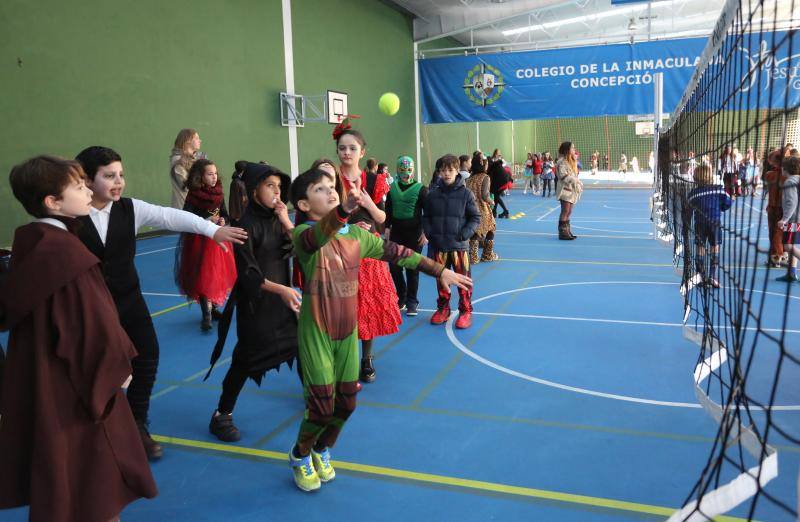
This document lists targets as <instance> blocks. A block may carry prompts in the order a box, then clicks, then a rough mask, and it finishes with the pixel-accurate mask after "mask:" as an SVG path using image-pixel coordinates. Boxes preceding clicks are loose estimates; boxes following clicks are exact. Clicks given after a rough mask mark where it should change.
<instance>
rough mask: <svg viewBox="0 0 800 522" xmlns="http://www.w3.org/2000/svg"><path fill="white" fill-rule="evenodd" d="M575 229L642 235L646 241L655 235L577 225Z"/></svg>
mask: <svg viewBox="0 0 800 522" xmlns="http://www.w3.org/2000/svg"><path fill="white" fill-rule="evenodd" d="M575 228H579V229H581V230H591V231H592V232H612V233H617V232H619V233H620V234H641V235H643V236H645V239H647V237H646V236H648V235H650V236H652V235H653V234H652V232H636V231H635V230H612V229H607V228H591V227H582V226H580V225H575Z"/></svg>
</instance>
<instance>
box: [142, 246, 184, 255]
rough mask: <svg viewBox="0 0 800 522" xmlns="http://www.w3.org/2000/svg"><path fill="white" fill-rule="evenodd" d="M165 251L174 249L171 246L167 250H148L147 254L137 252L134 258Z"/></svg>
mask: <svg viewBox="0 0 800 522" xmlns="http://www.w3.org/2000/svg"><path fill="white" fill-rule="evenodd" d="M167 250H175V247H174V246H171V247H167V248H159V249H158V250H148V251H147V252H139V253H138V254H136V257H139V256H146V255H148V254H155V253H157V252H166V251H167Z"/></svg>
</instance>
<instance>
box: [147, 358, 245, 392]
mask: <svg viewBox="0 0 800 522" xmlns="http://www.w3.org/2000/svg"><path fill="white" fill-rule="evenodd" d="M232 358H233V357H225V358H224V359H220V360H219V361H217V364H216V366H214V367H215V368H222V367H224V366H225V365H227V364H228V363H230V362H231V359H232ZM209 368H210V366H208V367H206V368H204V369H202V370H200V371H199V372H197V373H194V374H192V375H190V376H189V377H187V378H185V379H183V380H181V382H182V383H190V382H192V381H196V380H197V379H199V378H200V377H203V376H204V375H205V374H206V373H207V372H208V369H209ZM178 389H180V386H179V385H176V384H173V385H172V386H167V387H166V388H164V389H163V390H161V391H159V392H156V393H154V394H152V395H150V400H151V401H152V400H153V399H158V398H159V397H161V396H163V395H166V394H168V393H170V392H173V391H175V390H178Z"/></svg>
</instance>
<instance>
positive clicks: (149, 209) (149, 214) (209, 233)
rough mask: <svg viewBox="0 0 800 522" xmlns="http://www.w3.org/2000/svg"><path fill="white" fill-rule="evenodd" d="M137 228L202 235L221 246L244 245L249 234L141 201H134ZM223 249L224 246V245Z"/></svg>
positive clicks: (188, 213) (174, 209) (189, 214)
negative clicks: (152, 228) (229, 244)
mask: <svg viewBox="0 0 800 522" xmlns="http://www.w3.org/2000/svg"><path fill="white" fill-rule="evenodd" d="M131 201H132V202H133V215H134V221H135V224H134V226H135V228H136V230H137V231H138V230H139V229H140V228H142V227H155V228H160V229H163V230H169V231H171V232H187V233H190V234H200V235H202V236H206V237H208V238H211V239H213V240H214V241H216V242H217V243H219V244H220V245H222V244H223V243H225V242H230V243H237V244H242V243H243V242H244V240H246V239H247V232H245V231H244V229H241V228H235V227H219V226H217V225H215V224H214V223H212V222H211V221H208V220H205V219H203V218H201V217H200V216H196V215H195V214H192V213H191V212H187V211H185V210H178V209H176V208H169V207H162V206H159V205H153V204H152V203H147V202H146V201H142V200H139V199H132V200H131ZM222 246H223V248H225V247H224V245H222Z"/></svg>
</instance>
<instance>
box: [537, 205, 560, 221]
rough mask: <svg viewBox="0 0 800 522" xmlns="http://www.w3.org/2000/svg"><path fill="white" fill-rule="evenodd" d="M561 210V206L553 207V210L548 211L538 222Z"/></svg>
mask: <svg viewBox="0 0 800 522" xmlns="http://www.w3.org/2000/svg"><path fill="white" fill-rule="evenodd" d="M560 208H561V205H559V206H557V207H553V208H551V209H550V210H548V211H547V212H545V213H544V214H542V215H541V216H539V217H538V218H537V219H536V221H541V220H543V219H544V218H546V217H547V216H549V215H550V214H552V213H553V212H555V211H556V210H558V209H560Z"/></svg>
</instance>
